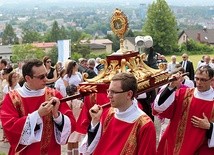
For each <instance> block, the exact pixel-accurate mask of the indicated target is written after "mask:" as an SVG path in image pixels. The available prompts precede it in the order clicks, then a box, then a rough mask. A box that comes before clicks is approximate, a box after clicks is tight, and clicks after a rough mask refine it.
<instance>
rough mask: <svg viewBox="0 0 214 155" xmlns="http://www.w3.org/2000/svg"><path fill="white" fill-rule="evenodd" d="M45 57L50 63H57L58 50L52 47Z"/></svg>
mask: <svg viewBox="0 0 214 155" xmlns="http://www.w3.org/2000/svg"><path fill="white" fill-rule="evenodd" d="M47 55H48V56H49V57H50V58H51V60H52V63H53V64H56V63H57V61H58V49H57V47H56V46H54V47H53V48H52V49H51V50H50V51H48V53H47Z"/></svg>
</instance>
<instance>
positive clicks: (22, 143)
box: [1, 59, 76, 155]
mask: <svg viewBox="0 0 214 155" xmlns="http://www.w3.org/2000/svg"><path fill="white" fill-rule="evenodd" d="M22 70H23V77H24V79H25V81H26V82H25V84H24V85H23V87H21V88H19V89H17V90H14V91H11V92H9V93H8V94H7V95H6V97H5V99H4V101H3V104H2V108H1V116H2V124H3V128H4V130H5V133H6V136H7V138H8V140H9V143H10V150H9V155H14V154H20V155H29V154H36V155H43V154H46V155H59V154H61V146H60V145H63V144H66V143H67V139H68V137H69V135H70V133H71V132H72V131H73V130H75V126H76V122H75V118H74V116H73V113H72V111H71V110H70V108H69V107H68V105H67V104H66V103H60V101H59V98H62V95H61V94H60V93H59V92H57V91H56V90H55V89H51V88H47V87H45V85H46V81H47V70H46V68H45V66H44V64H43V63H42V61H40V60H37V59H34V60H29V61H28V62H26V63H25V64H24V65H23V68H22Z"/></svg>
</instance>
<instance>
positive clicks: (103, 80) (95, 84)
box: [80, 9, 169, 94]
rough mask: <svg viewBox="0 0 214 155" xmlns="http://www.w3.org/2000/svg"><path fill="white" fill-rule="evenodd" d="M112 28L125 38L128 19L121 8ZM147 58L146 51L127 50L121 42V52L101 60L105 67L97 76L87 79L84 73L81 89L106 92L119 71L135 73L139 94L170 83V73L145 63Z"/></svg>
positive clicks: (113, 20) (115, 14)
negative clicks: (142, 52)
mask: <svg viewBox="0 0 214 155" xmlns="http://www.w3.org/2000/svg"><path fill="white" fill-rule="evenodd" d="M111 28H112V31H113V32H114V33H115V34H116V35H117V36H118V37H119V38H120V39H122V40H123V37H124V34H125V32H126V31H127V28H128V20H127V17H126V16H125V15H124V13H123V12H122V11H121V10H119V9H116V10H115V12H114V13H113V16H112V18H111ZM121 42H122V41H121ZM118 53H119V54H118ZM145 59H146V55H145V53H144V54H139V52H134V51H125V50H124V49H123V45H122V43H121V44H120V50H119V52H116V54H115V53H114V54H111V55H109V56H107V58H106V59H102V60H101V64H103V65H104V69H103V70H102V71H101V72H100V73H99V74H98V75H97V76H96V77H94V78H92V79H87V73H84V74H83V79H84V81H85V82H83V83H81V84H80V91H81V92H106V89H108V85H109V83H110V81H111V79H112V77H113V76H114V75H115V74H117V73H119V72H128V73H131V74H134V76H135V77H136V78H137V81H138V93H139V94H140V93H143V92H147V91H149V90H152V89H154V88H157V87H159V86H161V85H163V84H165V83H168V78H169V74H168V73H167V72H163V70H162V68H160V69H153V68H150V67H149V66H147V65H146V64H145V63H144V61H145Z"/></svg>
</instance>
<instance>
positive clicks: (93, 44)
mask: <svg viewBox="0 0 214 155" xmlns="http://www.w3.org/2000/svg"><path fill="white" fill-rule="evenodd" d="M89 47H90V49H105V48H106V46H105V45H102V44H95V43H92V44H89Z"/></svg>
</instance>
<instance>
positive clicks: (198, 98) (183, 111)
mask: <svg viewBox="0 0 214 155" xmlns="http://www.w3.org/2000/svg"><path fill="white" fill-rule="evenodd" d="M176 75H179V74H176ZM213 76H214V71H213V70H212V68H210V67H208V66H206V67H205V66H204V67H200V68H198V69H197V70H196V73H195V81H196V88H181V89H178V90H176V91H175V89H176V87H177V84H178V82H177V81H174V82H171V83H170V84H169V85H168V87H166V88H165V89H164V90H163V91H162V92H161V93H160V94H158V95H157V97H156V99H155V101H154V107H153V110H154V114H156V115H160V116H161V117H164V118H168V119H170V124H169V125H168V127H167V129H166V131H165V132H164V134H163V136H162V138H161V140H160V143H159V146H158V149H157V154H158V155H169V154H170V155H171V154H172V155H195V154H199V155H213V154H214V148H213V147H214V138H213V137H214V135H213V134H214V133H213V126H212V123H210V124H209V126H208V128H207V129H205V128H203V129H201V128H199V126H198V125H197V124H198V121H199V119H203V118H204V117H207V118H208V119H209V121H210V122H213V121H214V115H213V114H214V90H213V88H212V87H211V86H210V84H211V80H212V79H213ZM175 77H176V76H175ZM176 78H177V79H179V77H176Z"/></svg>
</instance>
